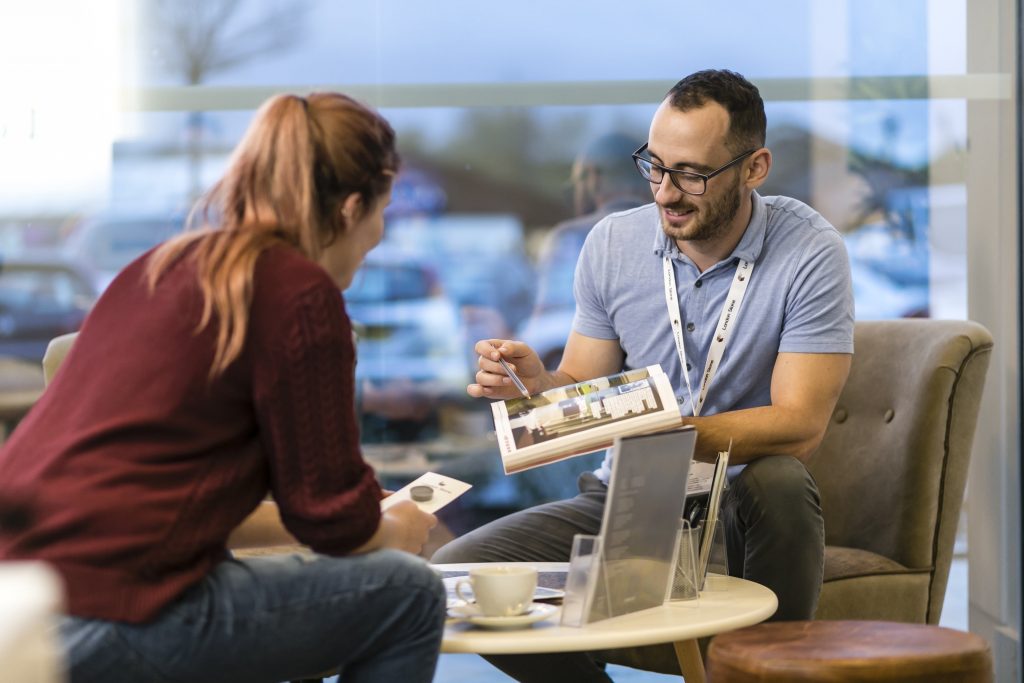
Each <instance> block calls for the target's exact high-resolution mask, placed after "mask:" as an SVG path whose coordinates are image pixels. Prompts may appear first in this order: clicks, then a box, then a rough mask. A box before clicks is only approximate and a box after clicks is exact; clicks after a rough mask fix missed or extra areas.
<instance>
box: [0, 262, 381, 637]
mask: <svg viewBox="0 0 1024 683" xmlns="http://www.w3.org/2000/svg"><path fill="white" fill-rule="evenodd" d="M146 258H148V255H146V256H143V257H142V258H141V259H139V260H138V261H136V262H134V263H132V264H131V265H129V266H128V267H127V268H126V269H125V270H124V271H123V272H122V273H121V274H120V275H119V276H118V277H117V278H116V279H115V280H114V282H113V283H111V285H110V287H108V289H107V290H106V292H104V294H103V296H102V297H101V298H100V300H99V301H98V302H97V303H96V306H95V307H94V308H93V310H92V312H91V313H90V315H89V317H88V319H87V320H86V322H85V324H84V325H83V327H82V330H81V333H80V334H79V336H78V339H77V340H76V342H75V345H74V347H73V348H72V349H71V351H70V353H69V354H68V356H67V358H66V359H65V361H64V363H63V365H62V366H61V369H60V371H59V372H58V373H57V375H56V377H55V378H54V381H53V383H52V384H51V385H50V386H49V387H48V388H47V390H46V392H45V393H44V395H43V396H42V397H41V398H40V400H39V401H38V402H37V403H36V405H35V406H34V407H33V409H32V410H31V411H30V413H29V414H28V415H27V416H26V418H25V419H24V420H23V421H22V422H21V424H20V425H19V426H18V428H17V430H15V432H14V434H13V435H12V436H11V438H10V439H9V440H8V441H7V443H6V444H5V445H4V448H3V450H2V451H0V496H2V495H3V494H4V493H5V491H10V492H18V494H19V495H27V496H29V498H30V500H31V502H32V514H33V517H32V522H31V524H30V525H29V526H28V528H26V529H24V530H22V531H18V532H16V533H8V534H6V535H0V558H2V559H39V560H45V561H47V562H50V563H51V564H52V565H53V566H54V567H55V568H56V569H57V570H58V571H59V572H60V573H61V575H62V577H63V579H64V581H65V586H66V588H67V599H68V611H69V613H71V614H74V615H77V616H82V617H96V618H102V619H111V620H117V621H126V622H145V621H148V620H150V619H152V618H153V617H154V616H156V615H157V614H159V613H160V611H161V610H163V609H164V608H165V607H166V606H167V605H169V604H170V603H171V602H173V601H174V600H175V598H177V597H178V596H179V595H181V594H182V593H183V592H184V591H186V590H187V589H188V588H189V587H190V586H192V585H194V584H195V583H197V582H198V581H199V580H200V579H202V578H203V576H205V575H206V574H207V573H208V572H209V571H210V569H211V568H212V567H213V566H214V565H215V564H216V563H217V562H219V561H221V560H223V559H224V557H225V556H226V550H225V543H226V541H227V537H228V535H229V534H230V532H231V531H232V530H233V529H234V528H235V527H236V526H237V525H238V524H239V523H240V522H241V521H242V520H243V519H244V518H245V517H246V516H247V515H248V514H249V512H251V511H252V510H253V509H254V508H255V507H256V505H257V504H258V503H259V501H260V500H262V499H263V498H264V497H265V496H266V494H267V493H268V491H272V492H273V495H274V497H275V499H276V500H277V502H278V504H279V506H280V509H281V514H282V519H283V520H284V522H285V524H286V525H287V526H288V528H289V530H290V531H291V532H292V533H293V534H294V535H295V536H296V537H297V538H299V540H301V541H303V542H305V543H307V544H308V545H310V546H311V547H313V548H314V549H315V550H317V551H319V552H323V553H329V554H336V555H340V554H345V553H347V552H350V551H351V550H353V549H354V548H356V547H358V546H359V545H361V544H362V543H363V542H365V541H366V540H368V539H369V538H370V536H371V535H372V534H373V533H374V531H375V530H376V528H377V525H378V524H379V519H380V506H379V500H380V496H381V492H380V488H379V486H378V485H377V482H376V480H375V479H374V475H373V471H372V469H371V468H370V467H369V466H368V465H367V464H366V463H365V462H364V461H363V459H362V456H361V453H360V450H359V433H358V427H357V423H356V416H355V414H354V411H353V403H354V401H353V398H354V391H353V389H354V381H355V380H354V373H353V369H354V362H355V361H354V359H355V349H354V347H353V343H352V333H351V325H350V323H349V320H348V317H347V315H346V314H345V311H344V304H343V301H342V297H341V294H340V292H339V291H338V288H337V286H336V285H335V284H334V282H333V281H332V280H331V278H330V277H328V275H327V273H326V272H325V271H324V270H323V269H322V268H320V267H319V266H318V265H316V264H315V263H313V262H311V261H309V260H308V259H307V258H305V257H304V256H302V255H301V254H300V253H299V252H298V251H296V250H294V249H292V248H290V247H276V248H273V249H270V250H268V251H267V252H265V253H264V254H262V255H261V256H260V258H259V260H258V261H257V265H256V272H255V280H254V288H253V302H252V306H251V309H250V311H251V315H250V320H249V327H248V330H247V338H246V344H245V348H244V349H243V352H242V355H241V356H240V357H239V358H238V359H237V360H236V361H235V362H234V363H232V364H231V366H230V367H229V368H228V369H227V371H226V372H225V373H224V374H223V375H221V376H219V377H217V378H216V379H215V380H213V381H211V380H210V379H209V377H208V373H209V369H210V365H211V363H212V360H213V346H214V339H215V337H214V329H213V328H212V327H210V328H208V329H206V330H204V331H203V332H202V333H199V334H197V333H196V324H197V322H198V320H199V315H200V311H201V308H202V299H201V295H200V292H199V290H198V287H197V285H196V281H195V273H194V270H193V268H192V267H191V264H190V262H189V261H188V260H187V259H186V260H182V261H180V262H179V263H178V264H176V265H175V266H173V267H172V268H171V270H169V271H168V272H167V274H166V275H165V276H164V277H163V279H162V280H161V281H160V285H159V286H158V287H157V290H156V292H154V293H153V294H152V295H150V293H149V292H148V290H147V289H146V287H145V285H144V282H143V273H144V269H145V263H146V261H145V260H146Z"/></svg>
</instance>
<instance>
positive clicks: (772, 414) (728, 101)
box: [434, 70, 853, 681]
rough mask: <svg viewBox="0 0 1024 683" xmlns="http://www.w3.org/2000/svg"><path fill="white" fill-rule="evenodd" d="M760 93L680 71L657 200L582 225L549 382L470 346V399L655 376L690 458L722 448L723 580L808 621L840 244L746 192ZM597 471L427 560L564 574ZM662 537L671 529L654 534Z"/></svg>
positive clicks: (838, 355) (649, 168)
mask: <svg viewBox="0 0 1024 683" xmlns="http://www.w3.org/2000/svg"><path fill="white" fill-rule="evenodd" d="M766 127H767V124H766V119H765V114H764V104H763V102H762V100H761V97H760V94H759V93H758V91H757V88H755V87H754V86H753V85H752V84H751V83H749V82H748V81H747V80H746V79H744V78H743V77H742V76H740V75H739V74H736V73H733V72H730V71H720V70H710V71H700V72H697V73H695V74H692V75H690V76H688V77H686V78H684V79H683V80H681V81H680V82H679V83H677V84H676V85H675V86H674V87H673V88H672V89H671V90H670V91H669V93H668V95H667V96H666V98H665V100H664V101H663V102H662V103H661V105H660V106H659V107H658V109H657V111H656V112H655V114H654V118H653V120H652V122H651V127H650V132H649V135H648V141H647V144H645V145H643V146H642V147H640V149H638V150H637V151H636V152H635V153H634V154H633V159H634V163H635V164H636V167H637V170H638V171H639V172H640V174H641V175H642V176H643V177H644V178H645V179H646V180H647V181H648V182H649V183H650V186H651V191H652V193H653V196H654V203H653V204H647V205H645V206H642V207H639V208H635V209H631V210H628V211H623V212H620V213H616V214H612V215H611V216H609V217H607V218H606V219H604V220H603V221H602V222H601V223H599V224H598V225H597V226H595V227H594V229H593V230H592V231H591V234H590V236H589V237H588V239H587V242H586V244H585V245H584V248H583V252H582V254H581V256H580V261H579V266H578V267H577V271H576V278H575V283H574V292H575V295H576V302H577V306H576V316H575V318H574V321H573V330H572V332H571V334H570V336H569V340H568V342H567V344H566V348H565V353H564V355H563V357H562V362H561V364H560V365H559V367H558V369H557V370H555V371H552V372H548V371H545V370H544V368H543V366H542V365H541V362H540V359H539V358H537V355H536V353H534V352H533V351H532V350H531V349H530V348H529V347H527V346H526V345H524V344H522V343H521V342H514V341H509V340H501V339H490V340H483V341H480V342H478V343H477V345H476V352H477V353H478V354H480V360H479V365H480V371H479V372H478V373H477V376H476V380H477V383H476V384H472V385H470V386H469V387H468V391H469V393H470V395H472V396H482V397H487V398H502V399H504V398H510V397H512V396H515V395H516V393H517V392H516V389H515V387H514V386H512V385H511V384H510V382H509V380H508V378H507V376H506V375H505V373H504V372H503V371H502V368H501V366H500V365H499V364H498V362H497V360H498V358H499V357H503V358H504V359H505V360H506V361H508V362H509V363H511V364H512V365H513V367H514V368H515V370H516V372H517V373H518V375H519V377H520V378H521V380H522V381H523V382H524V383H525V385H526V387H527V389H528V390H529V391H530V392H531V393H537V392H540V391H544V390H546V389H549V388H552V387H556V386H561V385H565V384H570V383H574V382H578V381H581V380H584V379H589V378H592V377H600V376H603V375H609V374H612V373H614V372H618V371H620V370H622V369H623V368H624V367H627V368H634V367H642V366H645V365H650V364H653V363H660V364H661V366H662V367H663V368H664V369H665V371H666V372H667V373H668V374H669V376H670V378H671V379H672V381H673V385H674V386H675V387H676V388H677V391H678V395H679V396H678V397H679V403H680V410H681V412H682V414H683V415H684V416H685V417H684V422H686V423H688V424H693V425H695V426H696V428H697V431H698V434H699V438H698V444H697V454H696V457H697V458H698V459H700V460H705V461H710V460H712V459H713V458H714V457H715V455H716V454H717V453H718V452H719V451H723V450H726V448H727V447H728V446H729V442H730V441H731V442H732V452H731V460H730V462H731V463H735V464H737V465H741V466H742V467H741V468H736V469H735V470H734V471H733V472H732V473H731V477H730V484H729V488H728V489H727V492H726V495H725V497H724V501H723V507H722V511H721V518H722V519H723V522H724V525H725V530H726V542H727V551H728V561H729V570H730V573H733V574H736V575H738V576H743V577H744V578H747V579H750V580H753V581H756V582H758V583H761V584H764V585H766V586H768V587H769V588H771V589H772V590H773V591H774V592H775V594H776V595H777V596H778V598H779V609H778V611H777V612H776V614H775V616H774V618H775V619H809V618H811V617H812V616H813V615H814V610H815V607H816V605H817V599H818V593H819V590H820V587H821V580H822V567H823V564H824V560H823V556H824V528H823V522H822V518H821V508H820V503H819V497H818V491H817V487H816V486H815V484H814V481H813V479H812V478H811V477H810V475H809V474H808V472H807V470H806V468H805V466H804V463H805V462H806V461H807V459H808V458H809V457H810V456H811V454H812V453H813V452H814V451H815V449H816V448H817V447H818V444H819V443H820V442H821V439H822V437H823V436H824V433H825V428H826V426H827V425H828V421H829V418H830V416H831V414H832V409H833V408H834V406H835V402H836V400H837V399H838V397H839V393H840V391H841V390H842V387H843V384H844V383H845V381H846V376H847V374H848V372H849V368H850V361H851V357H852V353H853V296H852V290H851V284H850V269H849V261H848V259H847V256H846V251H845V248H844V246H843V241H842V238H841V237H840V235H839V233H838V232H837V231H836V230H835V228H833V227H832V226H831V225H830V224H829V223H828V222H827V221H826V220H825V219H824V218H822V217H821V215H819V214H818V213H817V212H815V211H814V210H813V209H811V208H810V207H808V206H807V205H806V204H803V203H802V202H799V201H797V200H795V199H790V198H787V197H773V196H764V197H763V196H761V195H760V194H758V192H757V188H759V187H760V186H761V185H762V184H763V183H764V182H765V180H766V178H767V177H768V173H769V171H770V169H771V165H772V155H771V152H770V151H769V150H768V149H767V148H766V147H765V146H764V144H765V132H766ZM609 474H610V469H609V463H608V462H607V459H606V461H605V463H604V464H603V465H602V467H601V468H600V469H598V470H597V471H596V472H593V473H590V472H587V473H584V474H582V475H581V476H580V481H579V484H580V494H579V495H578V496H576V497H575V498H573V499H571V500H567V501H558V502H554V503H548V504H546V505H542V506H538V507H536V508H531V509H529V510H523V511H521V512H518V513H515V514H513V515H510V516H508V517H505V518H503V519H500V520H497V521H495V522H492V523H491V524H488V525H486V526H484V527H481V528H480V529H477V530H475V531H473V532H470V533H469V534H466V535H465V536H463V537H461V538H459V539H456V540H455V541H453V542H452V543H451V544H449V545H448V546H445V547H444V548H442V549H441V550H440V551H438V553H437V554H436V555H435V556H434V560H435V561H438V562H468V561H483V562H498V561H513V560H524V561H559V560H561V561H565V560H566V559H568V556H569V553H570V549H571V544H572V538H573V535H574V534H577V533H583V534H594V533H597V532H598V530H599V528H600V523H601V515H602V511H603V506H604V500H605V496H606V488H605V487H606V483H607V481H608V475H609ZM666 523H672V522H671V520H666ZM490 660H491V661H492V662H493V663H495V664H496V665H497V666H499V668H501V669H503V670H504V671H506V672H507V673H509V674H510V675H511V676H513V677H514V678H517V679H518V680H521V681H549V680H550V681H556V680H558V681H561V680H573V681H607V680H609V679H608V677H607V675H606V674H605V673H604V672H603V671H602V670H601V668H600V667H599V666H598V665H597V664H596V663H595V661H594V659H593V658H591V657H589V656H587V655H571V654H559V655H551V656H544V655H539V656H533V655H530V656H525V655H524V656H503V657H492V658H490Z"/></svg>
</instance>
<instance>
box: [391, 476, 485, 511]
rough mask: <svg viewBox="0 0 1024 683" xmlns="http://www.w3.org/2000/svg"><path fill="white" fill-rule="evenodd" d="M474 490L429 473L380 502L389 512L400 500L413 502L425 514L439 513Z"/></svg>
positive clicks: (462, 483) (454, 480)
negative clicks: (467, 492) (464, 494)
mask: <svg viewBox="0 0 1024 683" xmlns="http://www.w3.org/2000/svg"><path fill="white" fill-rule="evenodd" d="M471 488H473V486H472V484H467V483H466V482H464V481H459V480H458V479H452V478H451V477H446V476H444V475H443V474H436V473H434V472H427V473H426V474H424V475H423V476H421V477H420V478H419V479H417V480H416V481H414V482H412V483H410V484H406V485H405V486H403V487H402V488H400V489H398V490H397V491H395V492H394V493H392V494H391V495H390V496H388V497H387V498H384V499H382V500H381V501H380V509H381V510H387V509H388V508H389V507H391V506H392V505H394V504H395V503H397V502H398V501H400V500H411V501H414V502H415V503H416V504H417V505H419V506H420V509H421V510H423V511H424V512H437V511H438V510H440V509H441V508H443V507H444V506H445V505H447V504H448V503H450V502H452V501H453V500H455V499H456V498H458V497H459V496H461V495H462V494H463V493H465V492H466V491H468V490H469V489H471Z"/></svg>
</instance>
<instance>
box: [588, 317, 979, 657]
mask: <svg viewBox="0 0 1024 683" xmlns="http://www.w3.org/2000/svg"><path fill="white" fill-rule="evenodd" d="M854 347H855V353H854V358H853V367H852V368H851V370H850V377H849V379H848V380H847V382H846V386H845V388H844V389H843V393H842V394H841V395H840V397H839V401H838V403H837V405H836V408H835V411H834V413H833V415H832V421H831V423H830V424H829V427H828V431H827V433H826V434H825V439H824V441H823V442H822V444H821V447H820V448H819V449H818V451H817V453H816V454H815V455H814V456H813V457H812V459H811V461H810V464H809V469H810V471H811V473H812V474H813V475H814V478H815V479H816V480H817V482H818V487H819V489H820V491H821V498H822V509H823V514H824V517H825V543H826V547H825V581H824V585H823V586H822V590H821V597H820V599H819V603H818V611H817V614H816V615H815V616H816V617H817V618H818V619H872V620H887V621H905V622H916V623H929V624H935V623H938V620H939V615H940V613H941V612H942V601H943V598H944V597H945V593H946V581H947V579H948V578H949V567H950V563H951V561H952V557H953V542H954V539H955V536H956V527H957V521H958V519H959V517H960V507H961V503H962V501H963V495H964V487H965V483H966V479H967V466H968V461H969V460H970V455H971V444H972V441H973V439H974V428H975V423H976V421H977V417H978V408H979V405H980V401H981V393H982V388H983V387H984V383H985V372H986V370H987V368H988V362H989V356H990V353H991V350H992V337H991V335H990V334H989V333H988V330H986V329H985V328H984V327H982V326H981V325H978V324H976V323H972V322H964V321H940V320H888V321H877V322H858V323H857V324H856V329H855V341H854ZM602 655H603V659H605V660H606V661H608V662H611V663H614V664H623V665H626V666H632V667H635V668H641V669H647V670H651V671H660V672H662V673H676V674H678V673H679V668H678V665H677V664H676V659H675V653H674V652H673V650H672V648H671V647H669V646H658V647H645V648H632V649H626V650H614V651H609V652H606V653H602Z"/></svg>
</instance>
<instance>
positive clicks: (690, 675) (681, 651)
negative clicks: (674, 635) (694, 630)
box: [672, 639, 707, 683]
mask: <svg viewBox="0 0 1024 683" xmlns="http://www.w3.org/2000/svg"><path fill="white" fill-rule="evenodd" d="M672 645H673V646H674V647H675V649H676V659H678V660H679V670H680V671H682V672H683V680H684V681H686V683H706V682H707V679H706V678H705V677H704V660H703V659H701V656H700V648H699V647H698V646H697V640H696V639H690V640H680V641H678V642H675V643H672Z"/></svg>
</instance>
